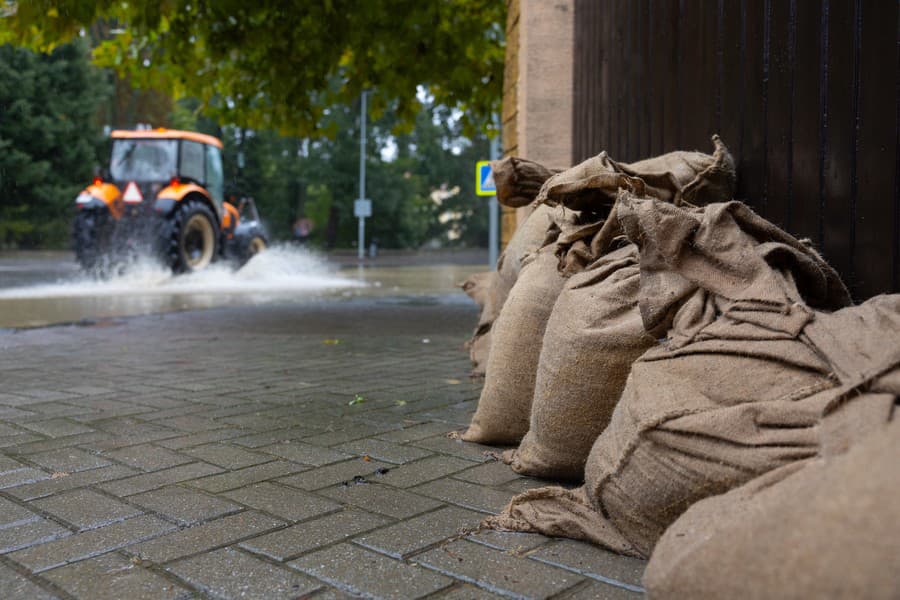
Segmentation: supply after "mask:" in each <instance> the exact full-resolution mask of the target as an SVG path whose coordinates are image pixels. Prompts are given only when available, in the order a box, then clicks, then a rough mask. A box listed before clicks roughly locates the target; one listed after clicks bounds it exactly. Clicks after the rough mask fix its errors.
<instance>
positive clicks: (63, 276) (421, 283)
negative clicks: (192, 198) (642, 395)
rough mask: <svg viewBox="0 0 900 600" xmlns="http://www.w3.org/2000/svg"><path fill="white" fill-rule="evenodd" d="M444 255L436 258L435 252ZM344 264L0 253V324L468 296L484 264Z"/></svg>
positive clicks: (310, 257) (303, 255)
mask: <svg viewBox="0 0 900 600" xmlns="http://www.w3.org/2000/svg"><path fill="white" fill-rule="evenodd" d="M438 260H439V259H438ZM348 262H349V261H347V260H344V261H342V263H343V265H344V266H342V267H340V266H339V265H338V264H335V262H333V261H332V262H329V261H328V260H327V259H326V258H324V257H322V256H317V255H315V254H312V253H310V252H307V251H305V250H302V249H297V248H287V247H284V248H272V249H270V250H269V251H267V252H265V253H263V254H261V255H259V256H257V257H254V258H253V259H252V260H251V261H250V262H248V263H247V264H246V265H244V266H243V267H242V268H241V269H238V270H235V269H234V268H233V267H230V266H228V265H224V264H217V265H213V267H211V268H210V269H207V270H205V271H203V272H200V273H195V274H187V275H179V276H173V275H172V274H171V273H169V272H168V270H166V269H164V268H162V267H160V266H159V265H156V264H154V263H153V262H152V261H149V260H147V261H139V262H138V263H137V264H135V265H134V266H133V267H131V268H130V269H129V270H128V271H126V272H124V273H123V274H121V275H117V276H115V277H111V278H108V279H96V278H92V277H90V276H88V275H86V274H84V273H82V272H80V270H79V269H78V267H77V266H76V264H75V261H74V260H73V258H72V255H71V254H70V253H67V252H44V253H14V254H0V328H27V327H39V326H46V325H53V324H59V323H77V322H83V321H94V320H102V319H108V318H117V317H126V316H136V315H147V314H157V313H166V312H176V311H185V310H195V309H209V308H215V307H233V306H255V305H261V304H296V303H320V302H332V303H333V302H342V301H346V300H347V299H352V298H359V297H372V298H382V299H384V301H385V302H387V301H388V300H387V298H388V297H390V298H391V300H389V301H390V302H416V301H424V300H425V299H427V300H428V301H429V302H435V301H440V302H450V303H456V302H463V303H465V302H468V300H467V298H466V297H465V295H464V294H463V293H462V292H461V291H460V290H459V288H458V284H459V282H461V281H462V280H463V279H465V277H466V276H467V275H469V274H470V273H472V272H474V271H477V270H481V269H483V267H482V266H476V265H471V264H462V265H460V264H421V263H422V262H427V260H422V259H420V258H417V259H415V260H409V261H407V262H410V263H412V266H381V265H382V264H385V265H397V264H398V262H399V263H401V264H402V262H403V261H402V260H401V261H398V260H397V259H393V260H392V259H391V258H385V259H376V260H374V261H367V262H366V263H365V264H364V265H360V266H347V265H348Z"/></svg>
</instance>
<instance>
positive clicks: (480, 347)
mask: <svg viewBox="0 0 900 600" xmlns="http://www.w3.org/2000/svg"><path fill="white" fill-rule="evenodd" d="M496 277H497V272H496V271H482V272H481V273H473V274H472V275H469V277H468V278H467V279H466V280H465V281H464V282H463V283H462V285H461V286H460V287H461V288H462V290H463V291H464V292H465V293H466V295H467V296H469V298H471V299H472V300H473V301H474V302H475V304H477V305H478V308H479V309H480V312H479V320H480V319H481V316H482V315H484V307H485V305H486V304H487V303H488V300H489V298H490V289H491V287H492V285H493V281H494V279H495V278H496ZM490 344H491V332H490V330H489V329H488V330H487V331H486V332H485V333H483V334H482V335H478V331H477V329H476V331H475V334H473V335H472V337H471V339H469V340H466V343H465V348H466V350H468V351H469V358H470V360H471V361H472V365H473V366H474V367H475V369H476V370H477V369H478V365H481V369H480V373H482V374H483V373H484V364H485V363H486V362H487V356H488V352H489V351H490V347H491V346H490Z"/></svg>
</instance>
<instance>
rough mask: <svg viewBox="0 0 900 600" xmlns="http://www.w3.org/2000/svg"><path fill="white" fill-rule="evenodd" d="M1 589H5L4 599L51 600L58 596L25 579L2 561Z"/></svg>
mask: <svg viewBox="0 0 900 600" xmlns="http://www.w3.org/2000/svg"><path fill="white" fill-rule="evenodd" d="M0 590H3V600H51V598H56V595H55V594H51V593H50V592H48V591H46V590H45V589H43V588H41V587H39V586H38V585H36V584H35V583H32V582H31V581H29V580H28V579H25V578H24V577H22V576H21V575H20V574H19V573H17V572H16V571H15V570H14V569H12V568H11V567H8V566H7V565H4V564H3V563H0Z"/></svg>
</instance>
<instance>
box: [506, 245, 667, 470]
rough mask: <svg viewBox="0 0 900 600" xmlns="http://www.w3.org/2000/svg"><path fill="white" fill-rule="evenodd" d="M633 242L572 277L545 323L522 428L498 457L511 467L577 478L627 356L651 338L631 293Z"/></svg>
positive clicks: (636, 283) (624, 372)
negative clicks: (514, 443) (530, 402)
mask: <svg viewBox="0 0 900 600" xmlns="http://www.w3.org/2000/svg"><path fill="white" fill-rule="evenodd" d="M639 289H640V269H639V268H638V252H637V247H636V246H634V245H633V244H629V245H627V246H625V247H624V248H620V249H618V250H615V251H613V252H610V253H608V254H607V255H606V256H604V257H603V258H601V259H600V260H599V261H598V264H596V265H593V266H592V268H590V269H589V270H587V271H584V272H581V273H578V274H575V275H573V276H572V277H570V278H569V279H568V280H567V281H566V284H565V287H564V288H563V291H562V292H561V293H560V295H559V298H557V300H556V304H555V306H554V307H553V311H552V312H551V315H550V319H549V321H548V322H547V330H546V333H545V334H544V339H543V343H542V345H541V354H540V360H539V363H538V371H537V379H536V383H535V391H534V403H533V405H532V411H531V420H530V424H529V430H528V433H527V434H526V435H525V437H524V438H523V439H522V443H521V445H520V446H519V448H518V449H517V450H514V451H510V453H509V454H507V455H505V456H504V458H505V459H506V460H507V461H508V462H510V464H511V466H512V468H513V470H514V471H516V472H519V473H524V474H527V475H533V476H536V477H544V478H552V479H569V480H577V481H580V480H581V479H582V477H583V476H584V463H585V460H586V459H587V456H588V453H589V452H590V449H591V446H592V445H593V443H594V440H596V439H597V436H598V435H599V434H600V432H601V431H603V429H605V428H606V425H607V424H608V423H609V418H610V416H611V415H612V411H613V408H614V407H615V404H616V402H617V401H618V399H619V395H620V394H621V393H622V388H623V387H624V386H625V379H626V378H627V377H628V372H629V371H630V369H631V363H633V362H634V361H635V360H636V359H637V358H638V357H639V356H640V355H641V354H643V353H644V352H645V351H646V350H647V349H648V348H650V347H651V346H652V345H653V344H655V343H656V340H655V339H654V338H653V337H652V336H650V335H647V333H646V332H645V331H644V326H643V322H642V321H641V314H640V311H639V310H638V306H637V300H638V291H639Z"/></svg>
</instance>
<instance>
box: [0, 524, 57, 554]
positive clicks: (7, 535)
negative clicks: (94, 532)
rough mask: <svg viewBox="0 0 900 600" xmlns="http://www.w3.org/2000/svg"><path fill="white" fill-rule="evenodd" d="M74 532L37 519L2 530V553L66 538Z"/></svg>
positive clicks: (0, 536) (0, 535) (0, 541)
mask: <svg viewBox="0 0 900 600" xmlns="http://www.w3.org/2000/svg"><path fill="white" fill-rule="evenodd" d="M71 533H72V532H71V531H69V530H68V529H66V528H65V527H62V526H60V525H59V524H57V523H54V522H53V521H50V520H47V519H41V518H39V517H37V516H36V515H35V518H33V519H31V520H28V521H24V522H20V523H18V524H16V525H12V526H9V527H4V528H3V529H0V553H6V552H12V551H14V550H19V549H20V548H27V547H28V546H34V545H35V544H42V543H44V542H50V541H53V540H58V539H59V538H63V537H66V536H67V535H70V534H71Z"/></svg>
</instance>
